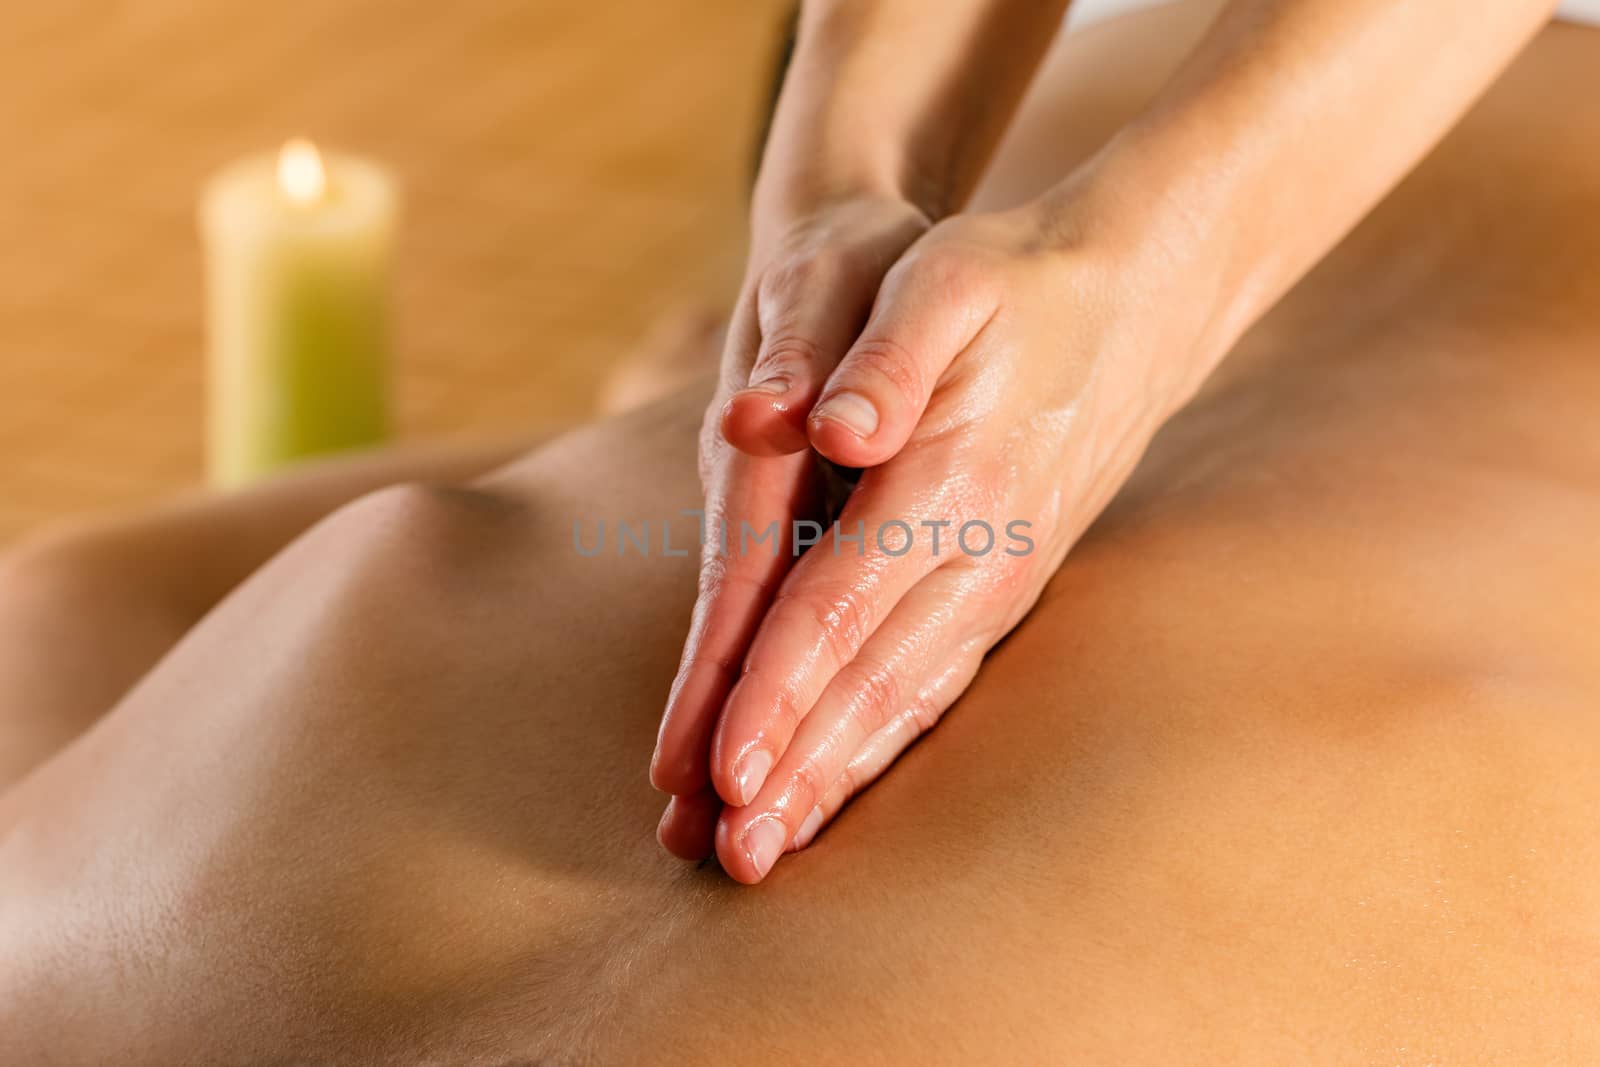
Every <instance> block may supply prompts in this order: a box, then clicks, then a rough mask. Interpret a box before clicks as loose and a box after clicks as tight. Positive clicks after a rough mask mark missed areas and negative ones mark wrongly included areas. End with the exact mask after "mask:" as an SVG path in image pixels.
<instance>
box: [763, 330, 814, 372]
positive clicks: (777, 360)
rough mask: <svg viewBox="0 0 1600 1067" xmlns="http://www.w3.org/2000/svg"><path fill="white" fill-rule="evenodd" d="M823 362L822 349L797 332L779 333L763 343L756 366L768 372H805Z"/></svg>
mask: <svg viewBox="0 0 1600 1067" xmlns="http://www.w3.org/2000/svg"><path fill="white" fill-rule="evenodd" d="M821 364H822V349H821V348H819V347H818V346H817V344H816V343H815V342H813V341H811V340H810V339H809V338H806V337H802V336H800V335H799V334H795V333H788V332H783V333H777V334H774V335H773V336H772V337H770V338H768V339H767V340H766V341H764V342H763V343H762V345H761V352H760V354H759V355H757V357H756V364H755V365H756V367H758V368H760V369H761V370H762V371H764V372H767V373H788V374H791V375H795V374H799V373H803V372H805V371H807V370H809V369H810V368H812V367H819V366H821Z"/></svg>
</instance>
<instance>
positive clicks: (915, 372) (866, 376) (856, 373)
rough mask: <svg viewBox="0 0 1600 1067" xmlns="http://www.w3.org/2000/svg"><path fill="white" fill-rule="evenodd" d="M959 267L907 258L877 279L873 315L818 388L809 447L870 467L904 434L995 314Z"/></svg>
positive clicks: (901, 442)
mask: <svg viewBox="0 0 1600 1067" xmlns="http://www.w3.org/2000/svg"><path fill="white" fill-rule="evenodd" d="M970 275H971V271H970V269H967V268H965V267H964V266H963V265H960V264H956V265H953V266H952V265H946V264H945V263H942V262H937V261H929V260H920V261H908V262H907V263H905V264H903V269H902V267H897V268H896V269H895V270H894V271H891V272H890V274H889V276H888V277H887V278H885V279H884V285H883V289H882V290H881V291H880V292H879V294H878V299H877V302H876V304H875V305H874V306H873V309H872V316H871V318H870V319H869V320H868V321H867V325H866V327H865V329H863V330H862V332H861V336H860V338H859V339H858V340H857V341H856V343H855V344H854V345H852V346H851V348H850V350H849V352H847V353H846V354H845V356H844V359H843V360H841V361H840V363H839V366H838V368H837V369H836V370H834V372H833V374H832V375H830V376H829V378H828V381H827V384H826V385H824V386H823V388H822V391H821V396H820V399H819V400H818V402H817V404H816V406H815V407H813V408H812V410H811V414H810V418H809V419H808V421H807V430H808V433H809V437H810V441H811V445H812V447H813V448H815V449H816V450H817V451H818V452H820V453H822V455H824V456H826V457H827V458H828V459H830V460H832V461H833V462H835V463H837V464H840V465H841V466H845V467H874V466H877V465H878V464H880V463H883V462H886V461H887V460H889V459H890V458H892V457H893V456H894V455H895V454H896V453H898V452H899V451H900V449H901V448H903V447H904V446H905V443H906V441H908V440H909V439H910V438H911V434H912V432H913V431H914V430H915V429H916V427H917V422H918V421H919V420H920V419H921V418H922V414H923V412H924V411H926V410H927V407H928V401H929V400H930V398H931V397H932V396H933V390H934V387H935V386H936V385H937V384H938V383H939V379H940V376H941V375H943V374H944V372H945V370H946V369H947V368H948V367H949V366H950V364H951V363H952V362H954V360H955V358H956V356H957V355H959V354H960V353H961V352H962V351H963V350H964V349H966V348H967V346H968V345H970V344H971V343H972V341H973V340H974V339H975V338H976V337H977V336H978V334H979V333H980V332H982V330H983V328H984V326H985V325H986V324H987V323H988V321H989V320H990V318H992V317H993V314H994V306H993V303H992V301H989V300H988V299H986V298H985V297H984V296H983V293H984V291H985V287H983V286H981V285H980V284H976V283H975V282H974V281H972V280H971V279H970Z"/></svg>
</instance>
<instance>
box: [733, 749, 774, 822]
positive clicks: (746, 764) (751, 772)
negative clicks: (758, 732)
mask: <svg viewBox="0 0 1600 1067" xmlns="http://www.w3.org/2000/svg"><path fill="white" fill-rule="evenodd" d="M771 770H772V754H771V753H770V752H767V751H766V750H765V749H760V748H758V749H756V750H755V751H754V752H751V753H749V754H747V755H746V756H744V757H743V758H742V759H740V760H739V766H738V767H737V768H735V770H734V774H735V776H736V777H737V778H738V781H739V806H740V807H741V808H742V807H744V806H745V805H746V804H748V803H750V802H751V801H752V800H754V799H755V798H756V794H757V793H759V792H760V791H761V785H762V783H764V782H765V781H766V780H767V772H769V771H771Z"/></svg>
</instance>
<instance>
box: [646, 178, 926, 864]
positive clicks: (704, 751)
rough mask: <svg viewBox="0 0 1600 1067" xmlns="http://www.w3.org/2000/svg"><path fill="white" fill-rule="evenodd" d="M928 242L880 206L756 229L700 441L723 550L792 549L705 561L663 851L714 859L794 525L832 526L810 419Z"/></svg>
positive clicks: (846, 208) (664, 781)
mask: <svg viewBox="0 0 1600 1067" xmlns="http://www.w3.org/2000/svg"><path fill="white" fill-rule="evenodd" d="M927 228H928V219H927V216H926V215H924V214H923V213H922V212H921V211H919V210H917V209H916V208H915V207H913V206H911V205H910V204H908V203H906V202H905V201H904V200H901V199H898V198H894V197H890V196H876V195H872V196H867V195H863V196H855V197H846V198H841V199H838V200H834V201H831V202H830V201H823V202H820V203H819V202H816V201H814V200H811V201H808V202H807V206H806V207H805V208H804V209H803V210H794V211H777V212H773V213H770V214H767V215H763V216H762V224H760V225H758V227H757V232H756V234H755V235H754V239H753V240H752V251H751V255H750V261H751V263H752V269H751V270H750V271H749V273H748V277H747V283H746V285H745V288H744V292H743V294H742V296H741V299H740V301H739V305H738V307H737V309H736V311H735V314H734V319H733V322H732V323H731V324H730V327H729V330H728V340H727V345H726V350H725V353H724V358H723V365H722V374H721V378H720V385H719V388H718V390H717V392H716V394H715V396H714V398H713V401H712V403H711V405H710V407H709V408H708V410H707V417H706V423H705V425H704V427H703V428H702V432H701V440H700V475H701V481H702V483H703V485H704V488H705V492H706V499H705V516H704V519H703V520H702V522H703V524H704V528H705V529H706V530H708V531H711V533H710V535H709V536H710V543H711V545H712V546H715V545H716V544H717V541H718V540H719V538H718V537H717V535H716V533H715V531H717V530H719V529H726V530H728V531H729V537H730V541H731V542H732V546H731V547H734V548H737V544H738V538H739V534H740V529H741V527H740V523H741V522H747V523H749V524H750V525H751V527H752V528H754V529H755V530H758V531H759V530H763V529H765V528H766V527H767V526H768V524H770V523H773V522H776V523H777V524H778V527H779V529H780V530H781V531H782V540H781V543H780V544H777V545H773V544H772V543H771V542H768V543H767V544H764V545H761V546H758V547H757V548H756V549H754V550H753V551H749V552H741V551H737V550H736V551H732V552H729V553H726V554H723V553H720V552H718V551H715V550H714V548H712V549H708V550H707V551H704V552H703V553H702V557H701V571H700V596H699V599H698V601H697V602H696V605H695V611H694V618H693V621H692V623H691V628H690V634H689V639H688V642H687V645H686V647H685V649H684V656H683V664H682V667H681V668H680V670H679V673H678V678H677V680H676V682H675V683H674V685H673V689H672V695H671V698H670V700H669V704H668V711H667V714H666V716H665V718H664V720H663V722H662V727H661V738H660V742H659V744H658V746H657V750H656V755H655V759H654V760H653V762H652V764H651V770H650V777H651V781H652V782H654V783H655V785H656V787H657V788H659V789H662V790H664V791H666V792H669V793H672V794H674V795H675V797H676V799H675V800H674V801H673V803H672V804H671V805H670V807H669V809H668V815H667V817H666V818H664V819H663V820H662V826H661V838H662V841H663V843H665V844H666V845H667V847H668V848H670V849H671V850H672V851H674V852H677V853H679V854H680V855H684V856H686V857H691V858H695V859H698V858H700V857H702V856H704V855H705V854H706V853H708V852H709V851H710V849H711V832H710V831H711V825H712V823H713V821H714V820H715V818H716V815H717V810H718V808H720V806H721V804H720V801H719V800H718V799H717V795H716V794H715V793H714V792H712V791H711V788H710V783H711V778H710V765H709V757H710V750H711V743H712V737H713V733H714V729H715V727H716V724H717V718H718V714H719V712H720V710H721V708H722V706H723V702H724V701H725V699H726V698H727V695H728V691H729V688H730V687H731V686H732V684H733V683H734V681H735V680H736V679H737V675H738V672H739V668H740V666H741V665H742V663H743V661H744V655H745V653H746V652H747V651H748V649H749V647H750V642H751V639H752V638H753V637H754V635H755V633H756V628H757V626H758V625H759V623H760V622H761V618H762V616H763V614H764V613H765V611H766V609H767V606H768V604H769V602H770V601H771V599H772V595H773V593H774V591H775V590H776V588H777V585H778V583H779V582H780V581H782V579H783V577H784V575H785V573H787V571H788V570H789V568H790V567H791V566H792V565H793V563H794V560H795V556H794V553H793V552H792V551H791V550H790V542H789V539H788V538H789V534H790V532H791V529H792V528H791V526H790V523H791V520H792V519H794V518H795V517H797V516H808V515H810V516H814V517H820V515H817V514H816V509H817V507H818V506H819V504H820V499H821V498H820V495H819V493H820V486H819V480H818V472H817V464H816V462H815V460H814V457H813V456H812V455H811V453H810V452H809V451H808V449H809V445H808V441H807V436H806V434H807V430H806V417H807V415H808V414H809V412H810V410H811V407H812V404H813V403H814V402H815V400H816V397H817V394H818V392H819V391H820V390H821V388H822V385H823V383H824V382H825V381H826V378H827V375H828V372H829V371H830V370H831V369H832V368H833V367H834V366H836V365H837V364H838V363H839V361H840V359H841V358H843V356H844V353H845V351H846V349H848V348H849V347H850V344H851V343H852V342H853V341H854V340H855V338H856V335H857V334H858V333H859V331H860V329H861V326H862V324H863V323H864V322H865V321H866V317H867V313H868V311H869V310H870V309H871V306H872V299H873V295H874V294H875V293H876V292H877V290H878V285H879V283H880V282H881V281H882V280H883V276H884V273H885V272H886V271H887V270H888V269H889V268H890V266H892V265H893V264H894V262H895V260H896V259H898V258H899V256H900V255H901V253H902V252H904V251H905V249H906V248H907V247H908V246H909V245H910V244H911V243H912V242H913V241H915V240H916V239H917V238H918V237H920V236H921V235H922V234H923V233H924V232H926V230H927ZM730 441H731V442H734V443H736V444H738V445H739V446H740V447H739V448H735V447H734V445H733V444H730ZM724 795H725V796H732V797H737V795H738V794H737V792H736V790H724Z"/></svg>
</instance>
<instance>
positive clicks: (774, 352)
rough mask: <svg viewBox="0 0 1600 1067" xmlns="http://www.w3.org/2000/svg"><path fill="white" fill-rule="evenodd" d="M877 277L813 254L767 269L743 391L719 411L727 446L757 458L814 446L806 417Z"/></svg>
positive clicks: (850, 337) (862, 312)
mask: <svg viewBox="0 0 1600 1067" xmlns="http://www.w3.org/2000/svg"><path fill="white" fill-rule="evenodd" d="M876 288H877V278H875V277H865V276H863V272H862V271H861V270H860V269H858V268H854V267H852V266H851V265H849V264H848V263H847V262H846V261H845V260H844V259H842V258H835V259H832V260H830V259H825V258H822V257H820V256H816V255H813V256H811V257H809V258H797V259H791V260H789V261H786V262H784V263H780V264H777V265H775V266H773V267H772V268H770V269H769V270H768V271H767V272H766V273H765V274H764V275H763V276H762V281H761V284H760V287H759V288H758V290H757V295H756V309H757V317H758V320H759V322H760V330H761V341H760V348H759V349H758V351H757V352H756V356H755V362H754V364H753V366H752V367H751V370H750V377H749V381H748V383H747V384H746V386H745V388H743V389H741V390H739V391H738V392H736V393H734V394H733V396H732V397H731V398H730V399H729V400H728V403H727V404H726V406H724V408H723V410H722V434H723V436H724V437H725V438H726V439H727V441H728V443H729V444H731V445H733V446H734V447H735V448H737V449H739V450H740V451H743V452H747V453H749V454H750V455H754V456H775V455H787V454H788V453H791V452H798V451H800V450H801V449H804V448H807V447H809V442H808V441H807V437H806V415H807V414H808V413H809V412H810V411H811V406H812V405H813V404H814V403H816V399H817V394H818V392H819V391H820V390H821V389H822V384H823V382H825V381H827V379H828V375H829V373H831V372H832V370H833V369H834V368H835V367H836V366H838V365H839V360H840V359H841V358H842V357H843V356H844V353H845V349H847V348H848V347H849V346H850V342H851V341H852V340H853V339H854V338H855V336H856V333H857V331H859V330H860V329H861V324H862V322H863V321H865V319H866V317H867V310H868V309H869V308H870V307H871V302H872V296H873V293H874V292H875V291H876Z"/></svg>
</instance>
